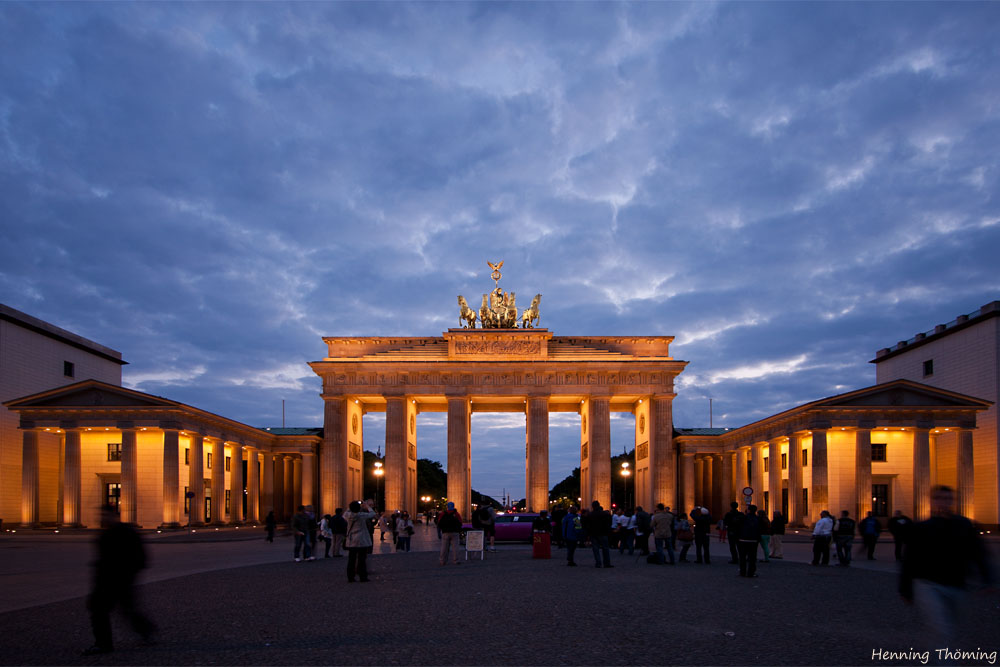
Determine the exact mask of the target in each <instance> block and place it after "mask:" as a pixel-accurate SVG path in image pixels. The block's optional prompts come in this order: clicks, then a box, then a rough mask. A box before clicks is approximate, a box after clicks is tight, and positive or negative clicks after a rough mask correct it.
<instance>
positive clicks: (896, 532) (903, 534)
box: [889, 510, 913, 561]
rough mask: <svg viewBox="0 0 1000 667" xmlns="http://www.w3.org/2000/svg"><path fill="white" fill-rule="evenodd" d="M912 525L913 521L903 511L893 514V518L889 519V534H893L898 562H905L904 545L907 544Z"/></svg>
mask: <svg viewBox="0 0 1000 667" xmlns="http://www.w3.org/2000/svg"><path fill="white" fill-rule="evenodd" d="M912 525H913V520H912V519H910V517H908V516H906V515H905V514H903V512H902V511H901V510H896V511H895V512H893V513H892V518H891V519H889V532H890V533H891V534H892V541H893V545H894V546H895V554H896V560H897V561H901V560H903V545H905V544H906V538H907V536H908V534H909V531H910V527H911V526H912Z"/></svg>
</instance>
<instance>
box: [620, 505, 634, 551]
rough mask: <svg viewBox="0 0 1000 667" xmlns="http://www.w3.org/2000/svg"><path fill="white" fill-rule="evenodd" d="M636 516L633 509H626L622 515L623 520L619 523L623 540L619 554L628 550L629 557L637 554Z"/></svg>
mask: <svg viewBox="0 0 1000 667" xmlns="http://www.w3.org/2000/svg"><path fill="white" fill-rule="evenodd" d="M635 526H636V521H635V514H634V513H633V512H632V508H631V507H629V508H626V509H625V511H624V512H623V513H622V518H621V519H620V520H619V521H618V528H619V530H620V531H621V540H620V541H619V543H618V553H620V554H623V553H625V550H626V549H628V555H629V556H631V555H633V554H634V553H635Z"/></svg>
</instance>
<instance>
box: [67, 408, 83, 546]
mask: <svg viewBox="0 0 1000 667" xmlns="http://www.w3.org/2000/svg"><path fill="white" fill-rule="evenodd" d="M65 431H66V452H65V455H64V458H63V494H62V495H63V507H62V509H63V511H62V525H64V526H66V527H68V528H76V527H79V526H80V488H81V487H80V459H81V456H80V431H79V429H76V428H66V429H65Z"/></svg>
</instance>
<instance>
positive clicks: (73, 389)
mask: <svg viewBox="0 0 1000 667" xmlns="http://www.w3.org/2000/svg"><path fill="white" fill-rule="evenodd" d="M5 405H6V406H7V407H8V408H11V409H25V408H102V407H129V408H162V407H173V406H176V405H177V403H175V402H174V401H169V400H167V399H164V398H160V397H158V396H152V395H150V394H143V393H142V392H138V391H132V390H130V389H126V388H124V387H116V386H114V385H109V384H105V383H103V382H96V381H88V382H83V383H78V384H73V385H68V386H66V387H60V388H57V389H52V390H49V391H46V392H42V393H40V394H34V395H32V396H26V397H24V398H20V399H16V400H14V401H10V402H8V403H6V404H5Z"/></svg>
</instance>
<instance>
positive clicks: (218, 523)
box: [208, 519, 229, 526]
mask: <svg viewBox="0 0 1000 667" xmlns="http://www.w3.org/2000/svg"><path fill="white" fill-rule="evenodd" d="M208 525H209V526H228V525H229V524H228V523H227V522H225V521H223V520H222V519H219V520H217V521H213V522H212V523H210V524H208Z"/></svg>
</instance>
